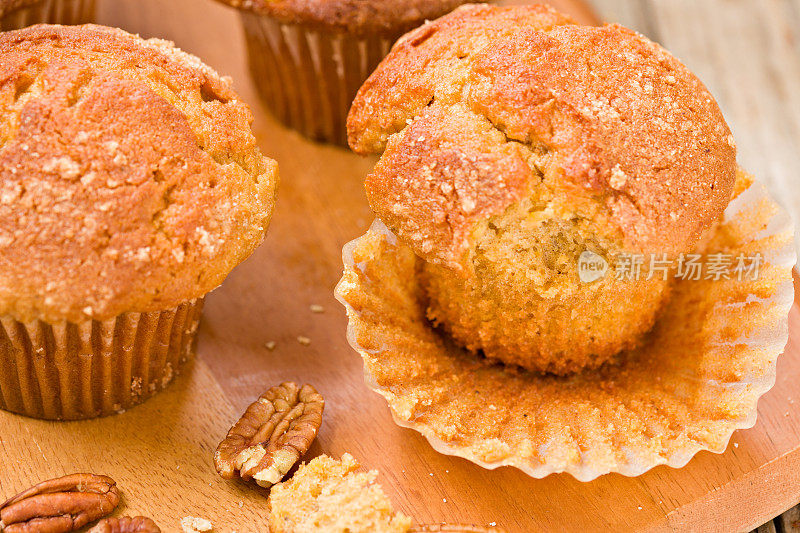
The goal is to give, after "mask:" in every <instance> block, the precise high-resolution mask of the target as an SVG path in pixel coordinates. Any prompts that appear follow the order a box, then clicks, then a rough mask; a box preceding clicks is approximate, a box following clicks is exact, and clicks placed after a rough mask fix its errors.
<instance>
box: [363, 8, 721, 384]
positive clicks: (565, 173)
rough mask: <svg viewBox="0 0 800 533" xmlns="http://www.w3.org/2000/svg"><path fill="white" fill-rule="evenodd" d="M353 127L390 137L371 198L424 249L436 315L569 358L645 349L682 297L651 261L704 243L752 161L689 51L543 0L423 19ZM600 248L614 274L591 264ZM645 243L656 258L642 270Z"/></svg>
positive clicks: (372, 86)
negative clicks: (592, 272) (594, 23)
mask: <svg viewBox="0 0 800 533" xmlns="http://www.w3.org/2000/svg"><path fill="white" fill-rule="evenodd" d="M347 127H348V134H349V142H350V146H351V147H352V148H353V150H355V151H356V152H358V153H361V154H382V155H381V158H380V161H379V162H378V164H377V165H376V167H375V169H374V170H373V172H372V173H371V174H370V175H369V176H368V177H367V180H366V192H367V196H368V199H369V202H370V205H371V207H372V209H373V210H374V211H375V213H376V215H377V216H378V218H379V219H380V220H381V221H382V222H383V223H384V224H386V226H388V228H389V229H390V230H392V232H393V233H395V234H396V235H397V237H398V238H399V239H400V240H401V241H402V242H403V243H404V244H405V245H407V246H409V247H410V248H411V249H412V250H413V251H414V252H415V253H416V254H417V256H419V257H420V258H422V259H423V261H422V265H421V267H420V270H421V272H420V276H421V280H422V284H423V286H424V288H425V293H426V298H427V314H428V317H429V319H430V320H432V321H433V322H434V323H435V324H436V325H438V326H440V327H441V328H443V330H444V331H446V332H447V333H448V334H449V335H450V336H451V337H452V338H453V339H454V340H455V341H456V342H457V343H459V344H460V345H462V346H464V347H466V348H467V349H468V350H470V351H472V352H482V353H483V354H485V355H486V357H488V358H490V359H492V360H497V361H500V362H502V363H505V364H508V365H518V366H521V367H524V368H525V369H529V370H533V371H538V372H547V373H554V374H570V373H574V372H577V371H580V370H583V369H589V368H596V367H599V366H600V365H602V364H603V363H606V362H608V361H611V360H613V359H614V358H615V356H616V354H618V353H620V352H621V351H622V350H628V349H632V348H634V347H635V346H637V344H638V343H639V342H640V340H641V338H642V336H643V334H644V333H646V332H647V331H648V330H650V328H651V327H652V326H653V323H654V321H655V319H656V315H657V313H658V311H659V309H660V308H661V307H662V305H663V303H664V301H665V298H667V297H668V294H669V281H668V279H669V278H670V277H671V275H667V274H666V273H664V274H662V273H661V272H657V271H656V269H655V268H650V263H649V259H650V258H651V257H653V258H658V259H668V258H676V257H679V256H680V254H684V253H688V252H692V251H693V250H694V249H695V248H696V246H697V244H698V242H699V239H700V237H701V236H702V235H703V234H704V232H707V231H708V230H709V229H710V228H712V227H713V225H714V224H715V223H716V221H718V220H719V218H720V216H721V215H722V213H723V211H724V209H725V207H726V206H727V205H728V202H729V201H730V198H731V194H732V191H733V186H734V181H735V175H736V150H735V146H734V143H733V139H732V136H731V134H730V131H729V129H728V126H727V125H726V123H725V120H724V118H723V117H722V114H721V113H720V110H719V108H718V106H717V104H716V103H715V101H714V99H713V98H712V96H711V95H710V94H709V92H708V90H707V89H706V88H705V86H703V84H702V83H701V82H700V81H699V80H698V79H697V78H696V77H695V76H694V75H693V74H692V73H691V72H689V70H688V69H687V68H686V67H685V66H683V65H682V64H681V63H680V62H679V61H678V60H677V59H675V58H674V57H673V56H671V55H670V54H669V53H668V52H666V51H665V50H664V49H662V48H661V47H660V46H658V45H657V44H655V43H653V42H651V41H649V40H647V39H646V38H645V37H643V36H641V35H639V34H637V33H635V32H633V31H631V30H628V29H626V28H623V27H621V26H618V25H608V26H604V27H588V26H580V25H576V24H573V23H572V22H571V20H570V19H568V18H567V17H565V16H563V15H561V14H559V13H558V12H556V11H554V10H553V9H552V8H549V7H546V6H541V5H536V6H523V7H519V6H518V7H503V8H501V7H493V6H485V5H470V6H464V7H461V8H459V9H457V10H456V11H454V12H453V13H451V14H450V15H447V16H445V17H442V18H440V19H438V20H436V21H434V22H431V23H428V24H426V25H424V26H422V27H420V28H418V29H416V30H414V31H413V32H411V33H410V34H408V35H407V36H405V37H404V38H403V39H402V40H401V41H399V42H398V44H397V45H396V46H395V47H394V49H393V50H392V52H391V53H390V54H389V55H388V57H387V58H386V59H385V60H384V61H383V62H382V63H381V65H380V66H379V67H378V69H377V70H376V71H375V72H374V73H373V74H372V75H371V76H370V78H369V79H368V80H367V81H366V83H365V84H364V86H363V87H362V88H361V89H360V90H359V92H358V95H357V97H356V99H355V101H354V103H353V107H352V109H351V111H350V115H349V117H348V124H347ZM587 256H588V257H589V258H591V259H592V260H593V261H594V262H595V263H596V264H600V265H603V264H604V265H606V266H607V268H608V271H607V272H606V273H605V276H601V277H599V278H597V279H593V280H586V278H585V277H584V278H582V276H581V271H580V269H581V268H582V264H583V263H584V258H586V257H587ZM626 258H634V259H631V260H632V261H635V260H636V259H635V258H640V259H639V260H641V258H644V259H645V261H642V263H643V264H641V266H639V267H637V268H638V269H639V272H638V275H636V276H634V275H632V274H634V272H626V271H625V269H624V268H621V267H620V265H624V264H625V262H626ZM627 274H631V275H627ZM582 279H583V281H582Z"/></svg>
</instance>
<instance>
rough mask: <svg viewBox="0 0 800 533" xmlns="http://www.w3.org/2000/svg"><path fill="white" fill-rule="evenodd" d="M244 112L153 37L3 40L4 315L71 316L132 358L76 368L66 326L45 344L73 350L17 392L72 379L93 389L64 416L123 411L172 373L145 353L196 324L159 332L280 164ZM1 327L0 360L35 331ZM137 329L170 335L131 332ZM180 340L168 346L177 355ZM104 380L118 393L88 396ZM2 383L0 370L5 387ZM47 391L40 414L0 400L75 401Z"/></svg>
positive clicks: (199, 284) (0, 296)
mask: <svg viewBox="0 0 800 533" xmlns="http://www.w3.org/2000/svg"><path fill="white" fill-rule="evenodd" d="M251 121H252V116H251V113H250V110H249V108H248V107H247V105H245V104H244V103H242V102H241V101H240V100H239V99H238V97H237V95H236V93H234V92H233V90H232V89H231V87H230V82H229V81H227V80H225V79H223V78H221V77H219V75H217V74H216V73H215V72H214V71H213V70H211V69H210V68H208V67H207V66H205V65H204V64H203V63H202V62H201V61H200V60H199V59H197V58H196V57H194V56H190V55H189V54H186V53H183V52H181V51H180V50H178V49H176V48H174V47H173V46H172V45H171V44H170V43H167V42H165V41H159V40H148V41H145V40H142V39H140V38H138V37H135V36H132V35H130V34H128V33H125V32H123V31H121V30H116V29H110V28H104V27H100V26H80V27H67V26H46V25H40V26H34V27H30V28H26V29H24V30H19V31H15V32H9V33H5V34H2V35H0V317H4V320H12V319H13V320H14V321H16V323H17V324H22V323H24V324H28V326H27V329H30V328H31V327H33V326H31V324H32V325H35V327H36V328H39V327H40V326H41V327H49V326H50V325H59V327H63V324H72V325H74V326H75V327H76V328H77V332H78V333H76V335H77V336H78V337H80V332H81V331H83V329H81V328H85V327H88V328H89V331H91V325H92V324H93V323H94V324H95V326H94V327H95V329H96V328H97V327H99V326H98V325H102V324H105V325H106V326H107V327H109V328H112V329H111V330H110V336H109V342H110V343H111V345H110V346H109V347H104V349H111V350H112V351H114V350H118V351H119V353H116V352H115V354H116V355H113V356H112V357H111V362H107V364H109V365H111V366H110V368H112V369H114V368H116V367H115V365H116V364H117V363H116V362H115V361H116V359H120V360H121V359H124V358H126V357H131V353H133V354H134V355H133V357H134V359H135V360H134V361H132V362H128V363H125V366H126V367H127V370H126V372H127V373H128V374H129V375H120V376H117V375H113V374H112V375H109V374H108V372H109V370H108V368H104V369H101V368H97V369H94V370H92V369H90V370H89V371H88V373H87V374H86V375H81V376H77V375H75V374H74V373H71V372H72V370H74V368H73V365H75V364H78V362H79V360H80V357H79V355H78V354H77V353H73V352H74V346H73V342H72V341H71V340H70V339H72V335H73V334H72V333H71V328H72V326H67V330H69V331H67V333H65V334H64V335H65V338H64V346H62V347H61V348H59V347H58V346H55V348H59V349H62V348H63V349H64V350H67V351H68V352H69V353H67V354H66V355H64V356H63V357H59V358H56V360H53V361H52V367H51V368H49V369H48V371H47V372H44V373H41V374H40V375H39V378H38V379H39V382H38V383H35V382H34V383H30V384H29V385H28V386H26V387H23V388H26V389H28V390H29V394H37V393H39V392H41V391H44V390H49V388H50V387H51V386H53V387H55V388H56V389H57V390H58V389H60V388H65V389H70V388H71V387H73V386H75V387H79V388H80V387H84V388H86V389H87V391H85V392H86V395H88V396H89V397H91V396H94V398H93V399H87V396H81V397H80V400H75V401H76V402H78V403H80V404H81V405H78V404H75V405H73V406H72V407H71V408H70V409H74V412H73V413H72V414H71V415H70V416H74V417H78V416H82V415H83V414H89V413H96V412H104V413H105V412H107V411H108V410H109V409H111V407H112V405H111V404H115V403H116V404H120V405H121V406H122V407H125V406H126V405H128V404H130V403H131V402H133V399H132V398H130V397H129V396H130V392H131V391H130V389H136V388H138V389H142V390H141V391H140V392H141V396H146V395H147V394H149V393H150V392H152V390H155V389H158V388H160V387H161V386H162V385H163V384H164V383H166V382H168V381H169V379H167V378H168V377H170V376H171V372H172V370H177V368H172V369H169V368H166V367H165V366H164V365H165V363H166V362H169V361H171V360H172V359H171V358H170V357H168V355H169V353H171V352H169V351H168V352H169V353H168V354H160V355H158V354H156V353H154V351H157V350H160V349H161V348H162V347H163V346H162V345H159V344H158V342H166V345H167V346H171V340H170V339H172V342H177V340H179V339H180V337H181V336H183V334H184V333H189V331H188V330H190V329H192V322H189V323H187V324H186V326H185V328H184V329H182V330H180V331H172V333H170V331H169V327H172V329H173V330H174V329H175V328H178V327H180V324H179V323H178V322H176V321H179V318H180V317H181V316H184V318H185V315H186V313H185V312H184V313H183V315H181V312H179V311H180V308H181V306H184V307H185V306H186V305H188V304H190V303H192V302H197V305H199V303H201V302H202V298H203V296H204V295H205V294H206V293H208V292H209V291H211V290H213V289H214V288H215V287H217V286H218V285H219V284H220V283H221V282H222V280H223V279H224V278H225V277H226V276H227V274H228V273H229V272H230V271H231V269H233V268H234V267H235V266H236V265H237V264H239V263H240V262H241V261H243V260H244V259H245V258H246V257H247V256H249V255H250V253H251V252H252V251H253V250H254V249H255V248H256V247H257V246H258V245H259V243H260V242H261V240H262V238H263V236H264V233H265V231H266V228H267V225H268V224H269V220H270V216H271V213H272V208H273V205H274V195H275V188H276V186H277V166H276V164H275V162H274V161H272V160H270V159H268V158H266V157H264V156H263V155H262V154H261V152H260V151H259V149H258V147H257V145H256V139H255V137H254V136H253V134H252V132H251V130H250V122H251ZM192 305H195V304H192ZM176 309H178V311H176ZM197 310H198V311H199V309H197ZM164 312H168V313H172V314H175V313H176V312H178V315H177V316H178V317H179V318H170V319H169V320H167V316H168V315H164V316H162V315H160V313H164ZM132 313H135V314H137V315H136V316H137V317H138V316H139V315H138V314H139V313H141V314H142V316H143V317H144V318H142V320H141V321H139V320H138V318H137V323H138V324H139V325H138V326H137V327H139V328H144V331H140V333H138V334H137V335H136V336H134V337H132V340H131V343H132V344H131V345H126V344H125V343H122V344H120V343H118V342H117V341H116V340H115V339H116V338H117V337H119V335H120V334H122V333H124V331H123V330H124V329H125V328H124V327H123V326H121V325H116V326H115V325H114V321H115V320H117V319H119V320H123V318H124V319H125V320H126V321H127V322H125V323H126V324H127V323H128V322H129V321H130V320H132V318H131V314H132ZM169 316H171V315H169ZM126 317H127V318H126ZM196 318H197V317H195V319H194V323H196ZM92 321H94V322H92ZM86 324H88V326H85V325H86ZM148 324H149V325H148ZM4 325H6V330H8V331H6V334H7V335H8V338H7V337H5V336H3V335H0V344H2V345H3V346H0V360H3V357H2V355H3V348H5V349H6V350H8V351H6V355H7V356H8V357H9V358H11V359H13V358H12V357H11V355H10V354H11V353H12V352H13V351H14V349H16V348H14V349H12V348H10V346H11V345H12V344H14V343H15V342H16V343H18V344H20V346H22V345H25V342H23V341H24V338H25V337H26V335H27V336H29V337H31V340H30V342H34V344H35V343H36V342H37V341H36V338H37V336H36V335H34V334H33V333H31V332H30V331H29V332H28V333H26V332H25V329H26V328H22V329H20V328H21V326H20V327H18V326H17V325H14V324H10V325H7V324H6V322H4ZM45 325H46V326H45ZM148 328H150V329H153V330H154V331H161V332H162V333H163V335H165V336H166V337H165V338H163V339H162V338H160V337H158V335H156V340H153V335H154V334H155V333H154V332H153V331H150V332H149V333H148V335H149V338H148V337H142V335H144V334H145V332H147V331H148ZM164 328H166V329H164ZM101 329H102V328H101ZM37 331H38V329H37ZM47 335H48V334H47V333H46V334H45V335H44V337H47ZM192 337H193V331H192V332H191V335H190V338H189V339H184V342H183V343H177V344H178V346H177V347H175V348H176V349H177V348H180V349H181V350H185V351H187V353H188V348H189V347H190V345H191V338H192ZM9 339H10V340H9ZM14 339H16V340H14ZM58 339H59V337H58V336H56V341H57V342H56V345H58ZM159 339H161V341H159ZM140 341H141V342H145V344H143V345H139V344H137V343H139V342H140ZM120 342H121V341H120ZM187 343H188V344H187ZM46 344H47V347H48V348H47V349H48V350H49V349H50V348H54V347H53V346H52V343H49V344H48V343H46ZM181 345H182V346H183V347H182V348H181ZM91 346H97V345H96V344H91V343H90V348H91ZM34 348H35V346H34ZM84 349H86V348H81V350H84ZM98 349H99V348H98ZM171 349H172V348H171ZM79 351H80V350H79ZM137 354H138V355H137ZM186 355H187V354H182V355H181V357H185V356H186ZM137 357H140V358H143V359H141V361H140V362H139V363H137V361H139V360H138V359H136V358H137ZM151 357H155V358H156V360H155V361H149V362H146V361H148V360H149V358H151ZM165 360H166V361H165ZM93 364H94V363H93ZM98 364H99V361H98ZM120 364H121V363H120ZM175 364H177V362H173V366H174V365H175ZM130 365H132V370H131V367H130ZM137 365H141V368H140V367H139V366H137ZM0 366H1V365H0ZM4 368H5V367H4ZM131 372H132V373H131ZM97 373H100V374H101V375H97ZM8 374H9V375H11V371H10V370H9V372H8ZM162 378H163V379H162ZM42 380H44V381H43V382H42ZM69 380H80V383H73V384H72V385H68V384H67V382H68V381H69ZM103 380H106V381H107V382H108V383H105V382H104V383H105V384H104V385H103V386H102V387H100V385H99V384H100V382H101V381H103ZM115 380H116V381H115ZM137 380H138V381H137ZM23 381H25V380H23ZM111 381H114V382H115V383H117V385H118V386H119V387H126V388H127V389H126V390H127V391H128V394H127V395H123V396H124V397H122V396H121V397H118V398H116V399H115V400H114V402H111V404H109V405H105V406H103V405H99V404H101V403H103V402H105V401H106V400H104V399H103V395H102V390H104V389H108V388H112V389H113V388H114V386H112V385H110V382H111ZM10 387H11V385H6V384H3V383H2V382H1V381H0V388H2V392H3V395H6V397H10V396H9V395H12V392H13V391H15V390H16V388H14V389H13V390H12V389H10ZM90 391H91V392H90ZM17 392H20V391H17ZM134 392H136V391H134ZM59 394H60V396H59V400H58V401H57V402H56V403H55V404H54V405H51V406H49V408H47V409H46V408H45V407H47V402H45V403H44V404H40V405H33V404H36V403H39V402H33V404H31V405H29V404H27V403H26V404H25V405H24V406H22V405H17V406H12V405H9V403H5V404H4V405H0V407H5V408H9V409H13V410H23V411H31V410H33V411H34V413H36V414H38V415H39V416H45V415H46V413H45V412H43V411H48V410H51V411H52V413H51V414H54V415H55V416H56V417H61V416H67V415H66V414H64V413H60V411H62V410H64V409H66V406H65V405H64V403H65V402H66V403H70V402H72V401H73V400H74V398H73V399H66V400H65V399H64V395H65V394H67V393H66V392H64V391H61V393H59ZM134 395H135V394H134ZM0 396H2V395H0ZM6 402H8V400H6ZM98 402H99V403H98ZM86 410H88V411H89V413H87V412H86Z"/></svg>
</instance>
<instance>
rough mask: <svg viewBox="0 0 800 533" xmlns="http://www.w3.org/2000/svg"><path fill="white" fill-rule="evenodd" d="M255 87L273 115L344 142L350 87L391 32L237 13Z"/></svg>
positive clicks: (381, 52)
mask: <svg viewBox="0 0 800 533" xmlns="http://www.w3.org/2000/svg"><path fill="white" fill-rule="evenodd" d="M242 18H243V22H244V30H245V37H246V40H247V50H248V59H249V63H250V70H251V72H252V74H253V79H254V80H255V83H256V87H257V89H258V91H259V93H260V94H261V96H262V99H263V100H264V103H265V104H266V105H267V106H268V107H269V109H270V110H271V111H272V113H273V114H274V115H275V117H276V118H277V119H278V120H280V121H281V122H283V123H284V124H285V125H287V126H288V127H290V128H293V129H295V130H297V131H299V132H300V133H302V134H303V135H305V136H306V137H309V138H311V139H315V140H319V141H326V142H330V143H336V144H340V145H347V132H346V127H345V123H346V121H347V112H348V111H349V109H350V104H351V103H352V102H353V99H354V98H355V95H356V92H358V89H359V87H361V85H362V84H363V83H364V81H365V80H366V79H367V77H369V75H370V74H371V73H372V71H373V70H374V69H375V67H376V66H378V63H380V61H381V59H383V57H384V56H385V55H386V54H388V53H389V49H390V48H391V46H392V43H393V42H394V40H395V38H396V37H399V35H397V36H394V37H385V36H379V35H368V36H364V37H358V36H353V35H346V34H343V33H334V32H325V31H316V30H312V29H309V28H306V27H304V26H301V25H294V24H281V23H279V22H277V21H275V20H273V19H271V18H269V17H266V16H261V15H258V14H255V13H242Z"/></svg>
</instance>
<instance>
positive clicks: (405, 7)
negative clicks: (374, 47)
mask: <svg viewBox="0 0 800 533" xmlns="http://www.w3.org/2000/svg"><path fill="white" fill-rule="evenodd" d="M219 1H220V2H223V3H225V4H228V5H231V6H233V7H238V8H241V9H245V10H248V11H253V12H256V13H260V14H264V15H268V16H270V17H273V18H275V19H276V20H279V21H281V22H284V23H287V24H304V25H308V26H312V27H318V28H324V29H329V30H339V31H345V32H348V33H355V34H362V33H388V34H396V33H397V32H398V31H406V30H410V29H411V28H414V27H416V26H419V25H420V24H422V23H423V22H425V21H426V20H429V19H434V18H436V17H439V16H441V15H444V14H445V13H448V12H450V11H452V10H453V9H455V8H456V7H458V6H460V5H462V4H465V3H467V2H470V1H479V2H482V1H487V0H219Z"/></svg>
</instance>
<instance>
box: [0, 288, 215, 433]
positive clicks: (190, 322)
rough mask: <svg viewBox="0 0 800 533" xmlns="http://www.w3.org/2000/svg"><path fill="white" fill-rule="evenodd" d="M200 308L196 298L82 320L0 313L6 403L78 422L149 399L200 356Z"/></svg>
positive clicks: (0, 393) (0, 371) (1, 396)
mask: <svg viewBox="0 0 800 533" xmlns="http://www.w3.org/2000/svg"><path fill="white" fill-rule="evenodd" d="M202 307H203V300H202V299H198V300H193V301H191V302H186V303H184V304H181V305H179V306H177V307H175V308H172V309H169V310H166V311H159V312H150V313H126V314H124V315H120V316H118V317H116V318H112V319H110V320H103V321H96V320H95V321H87V322H83V323H81V324H72V323H63V324H58V325H50V324H46V323H44V322H41V321H33V322H27V323H24V322H19V321H17V320H15V319H13V318H11V317H8V316H5V317H0V409H4V410H7V411H12V412H15V413H19V414H23V415H26V416H31V417H34V418H45V419H51V420H77V419H85V418H94V417H98V416H105V415H110V414H113V413H118V412H120V411H124V410H125V409H128V408H129V407H132V406H134V405H136V404H139V403H141V402H143V401H144V400H146V399H147V398H149V397H150V396H152V395H154V394H155V393H156V392H158V391H160V390H161V389H163V388H164V387H166V386H167V384H169V383H170V381H172V378H173V377H174V376H175V375H176V374H177V373H178V372H179V371H180V370H181V368H182V367H183V366H184V364H185V363H187V362H188V361H190V360H191V359H193V358H194V340H195V334H196V332H197V324H198V322H199V320H200V312H201V310H202Z"/></svg>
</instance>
